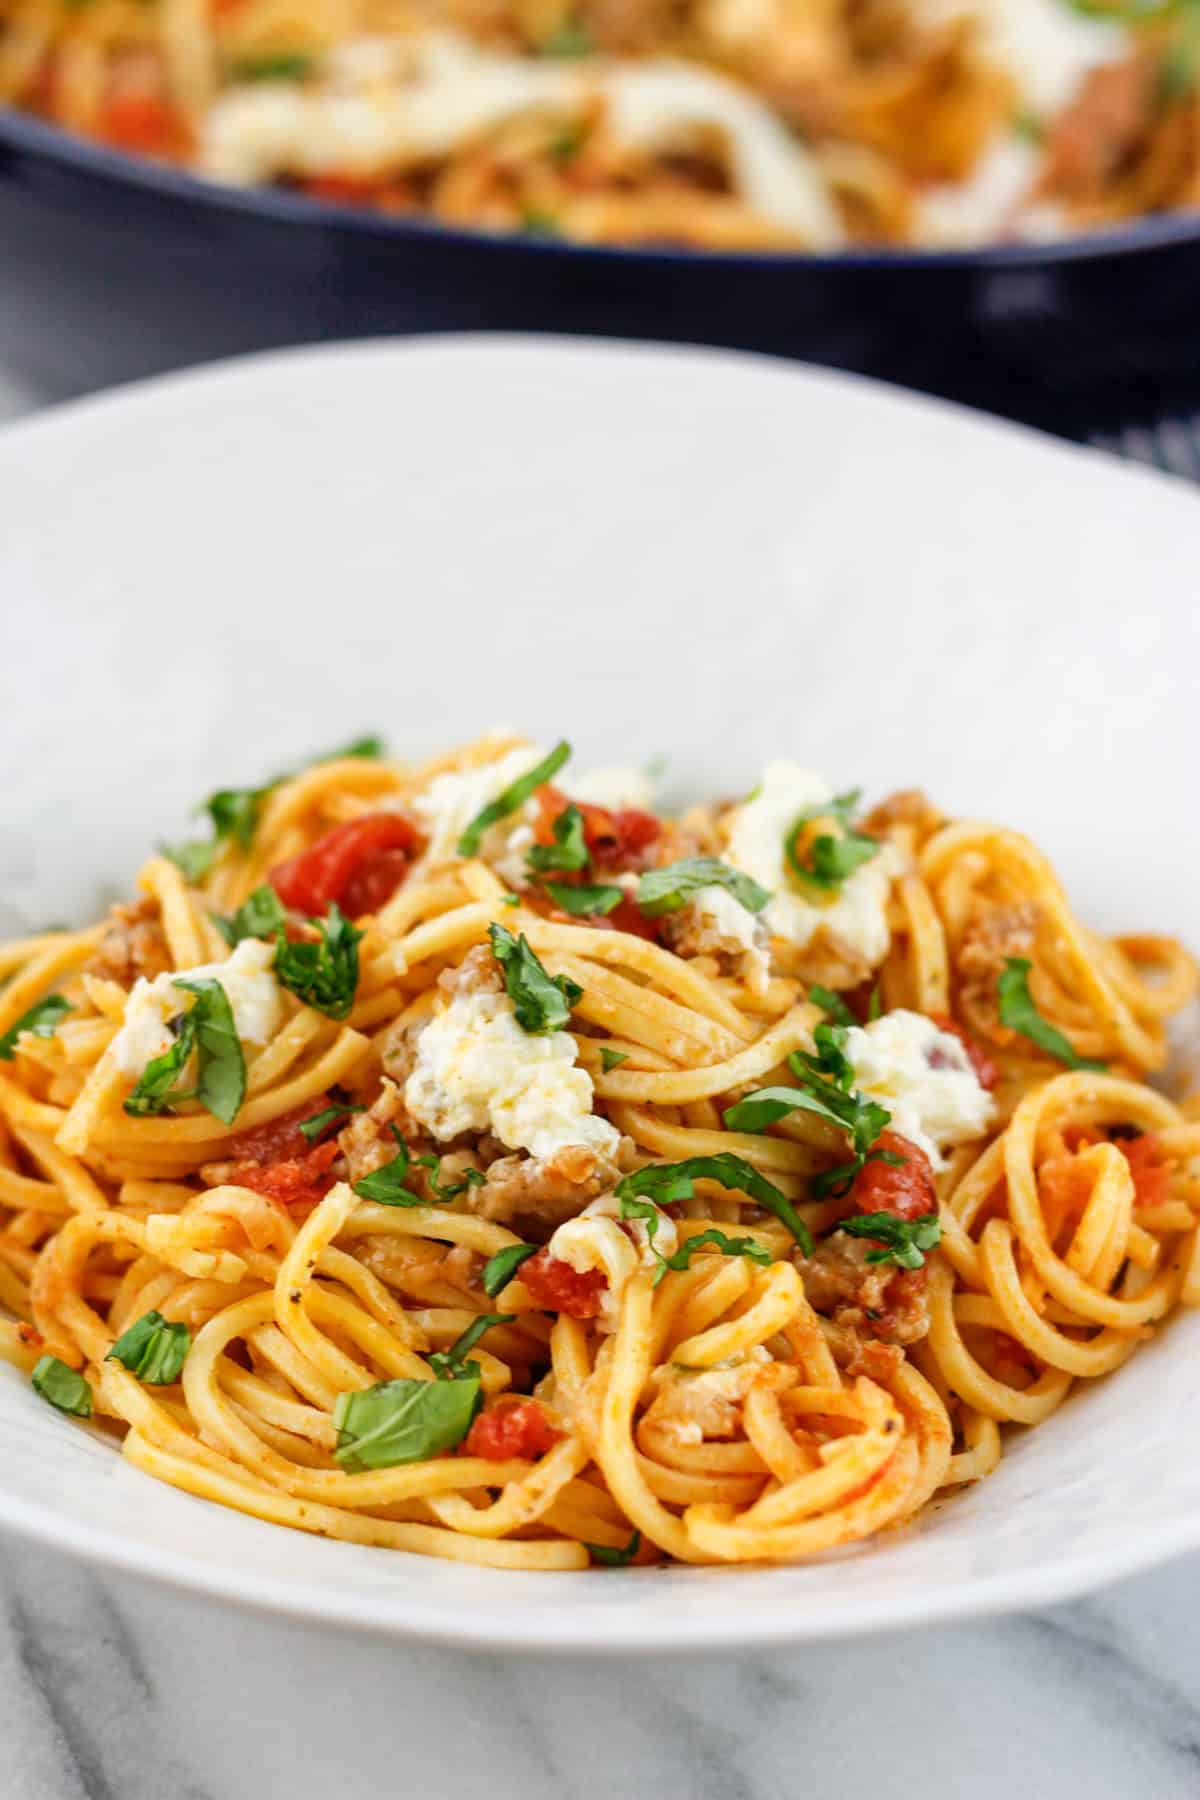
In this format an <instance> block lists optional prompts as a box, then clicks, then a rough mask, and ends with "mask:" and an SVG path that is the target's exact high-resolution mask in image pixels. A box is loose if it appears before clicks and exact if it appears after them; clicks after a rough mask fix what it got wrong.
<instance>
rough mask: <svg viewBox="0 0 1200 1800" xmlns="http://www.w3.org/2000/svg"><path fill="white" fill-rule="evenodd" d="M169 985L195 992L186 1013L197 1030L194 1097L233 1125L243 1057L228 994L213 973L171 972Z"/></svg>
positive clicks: (243, 1079) (239, 1096) (241, 1089)
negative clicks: (190, 975)
mask: <svg viewBox="0 0 1200 1800" xmlns="http://www.w3.org/2000/svg"><path fill="white" fill-rule="evenodd" d="M171 985H172V987H177V988H183V989H185V991H186V992H187V993H189V994H195V996H196V1002H195V1005H194V1006H193V1007H192V1010H191V1012H190V1013H188V1015H187V1018H188V1020H189V1021H190V1023H191V1024H192V1026H193V1028H194V1030H195V1034H196V1070H197V1075H196V1093H195V1098H196V1099H197V1100H199V1102H200V1104H201V1106H205V1107H207V1108H208V1110H209V1112H210V1113H212V1114H213V1116H214V1118H217V1119H220V1120H221V1122H222V1123H223V1124H225V1125H232V1124H233V1121H234V1120H235V1119H236V1118H237V1115H238V1112H239V1111H240V1109H241V1104H242V1101H243V1100H244V1099H245V1097H246V1058H245V1057H244V1056H243V1054H242V1045H241V1040H240V1039H239V1037H238V1034H237V1029H236V1027H235V1026H234V1023H233V1009H232V1007H231V1006H230V1004H229V997H228V995H227V994H226V992H225V989H224V988H223V987H222V986H221V983H220V982H219V981H218V980H217V979H216V977H215V976H212V975H204V976H201V977H200V978H199V979H198V980H196V981H189V980H188V978H187V976H186V975H173V976H172V977H171ZM168 1054H170V1052H168ZM135 1092H136V1090H135Z"/></svg>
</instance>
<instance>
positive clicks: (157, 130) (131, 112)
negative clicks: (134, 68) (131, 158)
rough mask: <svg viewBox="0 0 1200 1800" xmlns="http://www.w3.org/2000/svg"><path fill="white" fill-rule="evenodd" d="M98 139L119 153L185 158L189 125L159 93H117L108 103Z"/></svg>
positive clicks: (111, 96)
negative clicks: (121, 151)
mask: <svg viewBox="0 0 1200 1800" xmlns="http://www.w3.org/2000/svg"><path fill="white" fill-rule="evenodd" d="M97 136H99V137H100V138H102V139H103V140H104V142H105V143H106V144H115V145H116V147H117V148H118V149H119V150H137V151H141V153H142V154H143V155H147V156H182V155H183V154H184V152H185V151H186V150H187V148H188V145H189V133H188V128H187V122H186V120H185V119H184V118H183V117H182V115H181V114H179V113H178V112H176V111H175V108H174V107H173V106H172V105H171V104H170V102H169V101H167V100H165V99H163V97H162V96H161V95H160V94H153V93H137V92H130V93H119V92H118V93H115V94H112V95H110V97H109V98H108V100H107V101H106V102H105V105H104V110H103V112H102V113H101V115H100V123H99V129H98V132H97Z"/></svg>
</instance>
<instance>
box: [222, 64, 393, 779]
mask: <svg viewBox="0 0 1200 1800" xmlns="http://www.w3.org/2000/svg"><path fill="white" fill-rule="evenodd" d="M316 66H317V62H316V58H315V57H313V56H306V55H304V53H303V52H302V51H299V50H297V51H290V52H289V51H280V52H279V54H278V55H276V56H239V57H238V58H237V60H236V61H235V62H233V63H232V64H231V65H230V74H231V75H232V76H233V77H234V79H235V80H236V81H302V80H303V79H304V78H305V76H307V75H311V74H312V72H313V70H314V69H315V68H316ZM339 754H340V755H342V756H359V755H362V754H363V752H361V751H358V750H343V751H341V752H339ZM371 754H378V753H377V752H372V753H371ZM322 760H325V759H322ZM328 760H329V761H330V762H332V761H333V758H332V757H330V758H328Z"/></svg>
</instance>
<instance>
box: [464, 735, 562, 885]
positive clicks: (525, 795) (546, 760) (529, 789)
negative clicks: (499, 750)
mask: <svg viewBox="0 0 1200 1800" xmlns="http://www.w3.org/2000/svg"><path fill="white" fill-rule="evenodd" d="M570 754H571V746H570V744H568V743H567V741H566V739H565V738H564V739H563V740H562V741H561V742H560V743H557V744H555V746H554V748H553V750H551V752H550V754H549V756H545V757H543V758H542V760H541V762H540V763H538V764H537V766H536V767H535V768H532V769H530V771H529V773H528V774H527V775H522V776H521V777H520V779H519V780H517V781H512V782H510V783H509V785H508V786H507V787H506V788H505V789H504V790H503V792H502V793H499V794H497V796H496V798H495V799H494V800H493V801H491V802H490V803H489V804H488V805H487V806H485V807H484V808H483V809H482V810H481V811H480V812H477V813H476V814H475V817H474V818H473V819H472V820H471V823H470V824H469V825H468V826H467V829H466V830H465V831H464V832H463V834H462V836H461V837H460V838H459V840H458V844H457V845H456V849H457V851H458V854H459V855H460V856H474V855H476V853H477V852H478V850H479V846H480V844H481V843H482V841H483V834H484V832H485V831H489V830H490V829H491V827H492V826H493V825H495V824H496V823H497V821H498V820H500V819H506V818H507V817H508V815H509V813H514V812H516V811H517V809H518V807H521V806H524V804H525V802H526V801H527V800H528V799H529V797H530V795H531V794H534V793H536V791H537V789H538V788H540V787H541V786H542V785H543V784H544V783H545V782H547V781H549V780H550V777H551V776H552V775H557V773H558V771H559V770H560V769H561V768H562V766H563V764H564V763H565V762H566V760H567V758H568V757H569V756H570Z"/></svg>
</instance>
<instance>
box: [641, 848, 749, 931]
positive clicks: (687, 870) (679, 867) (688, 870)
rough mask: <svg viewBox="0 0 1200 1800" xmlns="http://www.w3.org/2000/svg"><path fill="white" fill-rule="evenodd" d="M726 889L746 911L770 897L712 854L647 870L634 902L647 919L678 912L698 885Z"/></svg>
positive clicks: (747, 876)
mask: <svg viewBox="0 0 1200 1800" xmlns="http://www.w3.org/2000/svg"><path fill="white" fill-rule="evenodd" d="M706 887H723V888H728V889H729V892H730V893H731V894H732V895H733V897H734V899H735V900H740V901H741V903H742V905H743V906H744V907H745V908H746V910H747V912H752V913H758V912H761V911H762V909H763V907H764V906H765V905H766V904H767V901H768V900H769V899H770V898H771V896H770V894H769V892H768V891H767V889H766V888H765V887H760V886H759V885H758V882H757V881H752V880H751V879H750V877H749V875H743V873H742V871H741V870H740V869H735V868H733V867H731V865H730V864H729V863H726V862H721V860H720V859H719V858H718V857H716V856H687V857H684V859H683V861H682V862H673V863H668V864H667V866H666V868H665V869H649V870H647V872H646V873H645V874H644V875H643V876H642V878H641V880H640V881H639V882H638V890H637V903H638V906H639V907H640V908H641V910H642V912H644V913H645V914H646V915H647V916H648V917H649V918H651V919H656V918H658V916H659V914H660V913H668V912H678V911H679V909H680V907H681V906H686V905H687V903H688V901H689V900H690V899H691V897H692V895H693V894H695V893H696V892H698V890H699V889H700V888H706Z"/></svg>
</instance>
